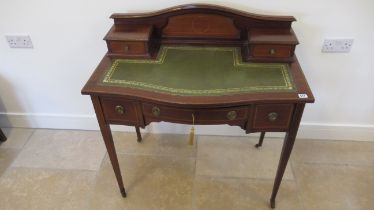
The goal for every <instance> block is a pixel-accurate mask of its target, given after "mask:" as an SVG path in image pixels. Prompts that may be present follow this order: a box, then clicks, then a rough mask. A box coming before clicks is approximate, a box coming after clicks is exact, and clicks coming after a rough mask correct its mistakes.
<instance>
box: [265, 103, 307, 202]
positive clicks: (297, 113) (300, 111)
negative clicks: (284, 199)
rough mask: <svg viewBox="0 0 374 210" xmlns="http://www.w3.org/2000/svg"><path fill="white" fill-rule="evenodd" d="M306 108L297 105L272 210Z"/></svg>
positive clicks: (275, 186)
mask: <svg viewBox="0 0 374 210" xmlns="http://www.w3.org/2000/svg"><path fill="white" fill-rule="evenodd" d="M304 107H305V104H297V105H296V107H295V111H294V115H293V118H292V121H291V125H290V126H291V127H290V130H289V131H288V132H287V134H286V136H285V139H284V142H283V147H282V153H281V156H280V159H279V164H278V170H277V174H276V176H275V181H274V186H273V192H272V194H271V198H270V206H271V208H275V197H276V196H277V193H278V190H279V186H280V184H281V182H282V178H283V174H284V171H285V170H286V166H287V162H288V159H289V158H290V155H291V151H292V148H293V145H294V143H295V139H296V134H297V130H298V129H299V124H300V120H301V117H302V115H303V111H304Z"/></svg>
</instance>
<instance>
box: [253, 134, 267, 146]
mask: <svg viewBox="0 0 374 210" xmlns="http://www.w3.org/2000/svg"><path fill="white" fill-rule="evenodd" d="M264 138H265V132H261V135H260V139H259V140H258V143H257V144H256V145H255V147H256V148H259V147H261V146H262V142H263V141H264Z"/></svg>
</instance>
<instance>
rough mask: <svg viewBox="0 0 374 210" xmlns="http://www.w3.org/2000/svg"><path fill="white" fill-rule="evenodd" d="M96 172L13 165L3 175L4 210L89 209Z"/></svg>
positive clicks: (0, 187)
mask: <svg viewBox="0 0 374 210" xmlns="http://www.w3.org/2000/svg"><path fill="white" fill-rule="evenodd" d="M94 177H95V172H92V171H67V170H58V171H56V170H48V169H30V168H10V169H9V170H8V171H7V172H6V173H5V174H4V175H3V176H2V177H1V178H0V206H1V209H2V210H10V209H12V210H18V209H19V210H24V209H28V210H49V209H56V210H57V209H69V210H73V209H77V210H84V209H87V205H88V197H89V194H90V191H91V190H92V186H93V181H94Z"/></svg>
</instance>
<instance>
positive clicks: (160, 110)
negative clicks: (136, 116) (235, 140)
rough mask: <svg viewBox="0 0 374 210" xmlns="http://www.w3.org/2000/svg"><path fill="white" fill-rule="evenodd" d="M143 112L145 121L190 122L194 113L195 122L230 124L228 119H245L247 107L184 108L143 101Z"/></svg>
mask: <svg viewBox="0 0 374 210" xmlns="http://www.w3.org/2000/svg"><path fill="white" fill-rule="evenodd" d="M143 113H144V117H145V119H146V121H147V120H148V121H155V120H156V121H168V122H179V123H187V124H192V115H194V117H195V123H196V124H230V121H246V120H247V113H248V107H232V108H216V109H184V108H178V107H169V106H160V105H157V104H148V103H144V104H143Z"/></svg>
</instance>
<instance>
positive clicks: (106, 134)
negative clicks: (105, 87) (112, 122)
mask: <svg viewBox="0 0 374 210" xmlns="http://www.w3.org/2000/svg"><path fill="white" fill-rule="evenodd" d="M91 100H92V103H93V105H94V108H95V112H96V117H97V120H98V122H99V126H100V131H101V135H102V136H103V139H104V143H105V147H106V150H107V151H108V155H109V158H110V162H111V163H112V167H113V170H114V174H115V175H116V178H117V182H118V186H119V189H120V191H121V194H122V197H126V190H125V187H124V186H123V181H122V175H121V170H120V168H119V163H118V158H117V154H116V148H115V147H114V142H113V137H112V132H111V130H110V126H109V124H108V123H107V122H106V121H105V118H104V112H103V110H102V107H101V103H100V99H99V97H97V96H91Z"/></svg>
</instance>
